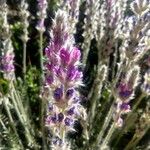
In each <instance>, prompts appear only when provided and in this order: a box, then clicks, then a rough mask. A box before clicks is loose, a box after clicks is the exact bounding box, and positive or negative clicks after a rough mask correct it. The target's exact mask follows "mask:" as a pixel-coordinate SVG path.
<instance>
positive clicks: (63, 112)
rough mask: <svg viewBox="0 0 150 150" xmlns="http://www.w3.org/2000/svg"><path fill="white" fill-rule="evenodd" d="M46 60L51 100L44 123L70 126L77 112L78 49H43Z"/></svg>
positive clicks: (78, 105)
mask: <svg viewBox="0 0 150 150" xmlns="http://www.w3.org/2000/svg"><path fill="white" fill-rule="evenodd" d="M45 54H46V57H47V58H48V60H47V61H46V63H45V67H46V79H45V82H46V87H50V88H51V90H52V96H53V98H52V101H51V102H49V105H48V112H47V115H48V116H47V118H46V125H50V126H58V125H61V126H64V128H67V127H69V128H72V127H73V123H74V121H75V119H74V116H76V115H77V114H78V113H79V110H78V109H79V107H80V104H79V101H78V99H79V93H78V92H77V87H78V85H79V84H80V83H81V79H82V72H81V71H80V70H79V68H78V64H79V60H80V55H81V54H80V51H79V49H78V48H76V47H72V46H70V47H67V48H64V47H62V48H61V49H60V50H59V51H53V49H51V48H50V47H47V48H46V49H45Z"/></svg>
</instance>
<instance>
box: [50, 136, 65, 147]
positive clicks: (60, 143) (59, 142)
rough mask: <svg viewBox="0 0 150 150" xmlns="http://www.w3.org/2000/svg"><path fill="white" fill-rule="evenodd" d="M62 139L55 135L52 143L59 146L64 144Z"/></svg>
mask: <svg viewBox="0 0 150 150" xmlns="http://www.w3.org/2000/svg"><path fill="white" fill-rule="evenodd" d="M62 142H63V141H62V140H61V139H60V138H59V137H54V138H53V140H52V143H53V144H54V145H57V146H61V145H62Z"/></svg>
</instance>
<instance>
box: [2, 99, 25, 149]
mask: <svg viewBox="0 0 150 150" xmlns="http://www.w3.org/2000/svg"><path fill="white" fill-rule="evenodd" d="M7 102H8V99H7V98H4V106H5V109H6V111H7V114H8V117H9V120H10V124H11V126H12V129H13V130H14V133H15V135H16V137H17V139H18V141H19V144H20V146H21V149H24V148H23V145H22V142H21V140H20V138H19V135H18V133H17V130H16V127H15V122H14V120H13V118H12V115H11V112H10V109H9V107H8V105H7Z"/></svg>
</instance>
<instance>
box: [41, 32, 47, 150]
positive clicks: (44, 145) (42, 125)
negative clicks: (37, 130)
mask: <svg viewBox="0 0 150 150" xmlns="http://www.w3.org/2000/svg"><path fill="white" fill-rule="evenodd" d="M39 34H40V42H39V45H40V49H39V54H40V71H41V78H40V86H41V89H42V84H43V81H44V73H43V68H44V67H43V31H39ZM44 107H45V104H44V102H43V100H42V99H41V130H42V144H43V146H42V147H43V149H44V150H47V146H46V138H45V129H44V126H45V125H44Z"/></svg>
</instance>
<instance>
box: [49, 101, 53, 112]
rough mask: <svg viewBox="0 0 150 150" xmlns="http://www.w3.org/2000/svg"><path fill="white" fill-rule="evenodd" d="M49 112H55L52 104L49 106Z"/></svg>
mask: <svg viewBox="0 0 150 150" xmlns="http://www.w3.org/2000/svg"><path fill="white" fill-rule="evenodd" d="M48 111H49V112H51V111H53V105H52V104H50V103H49V104H48Z"/></svg>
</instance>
